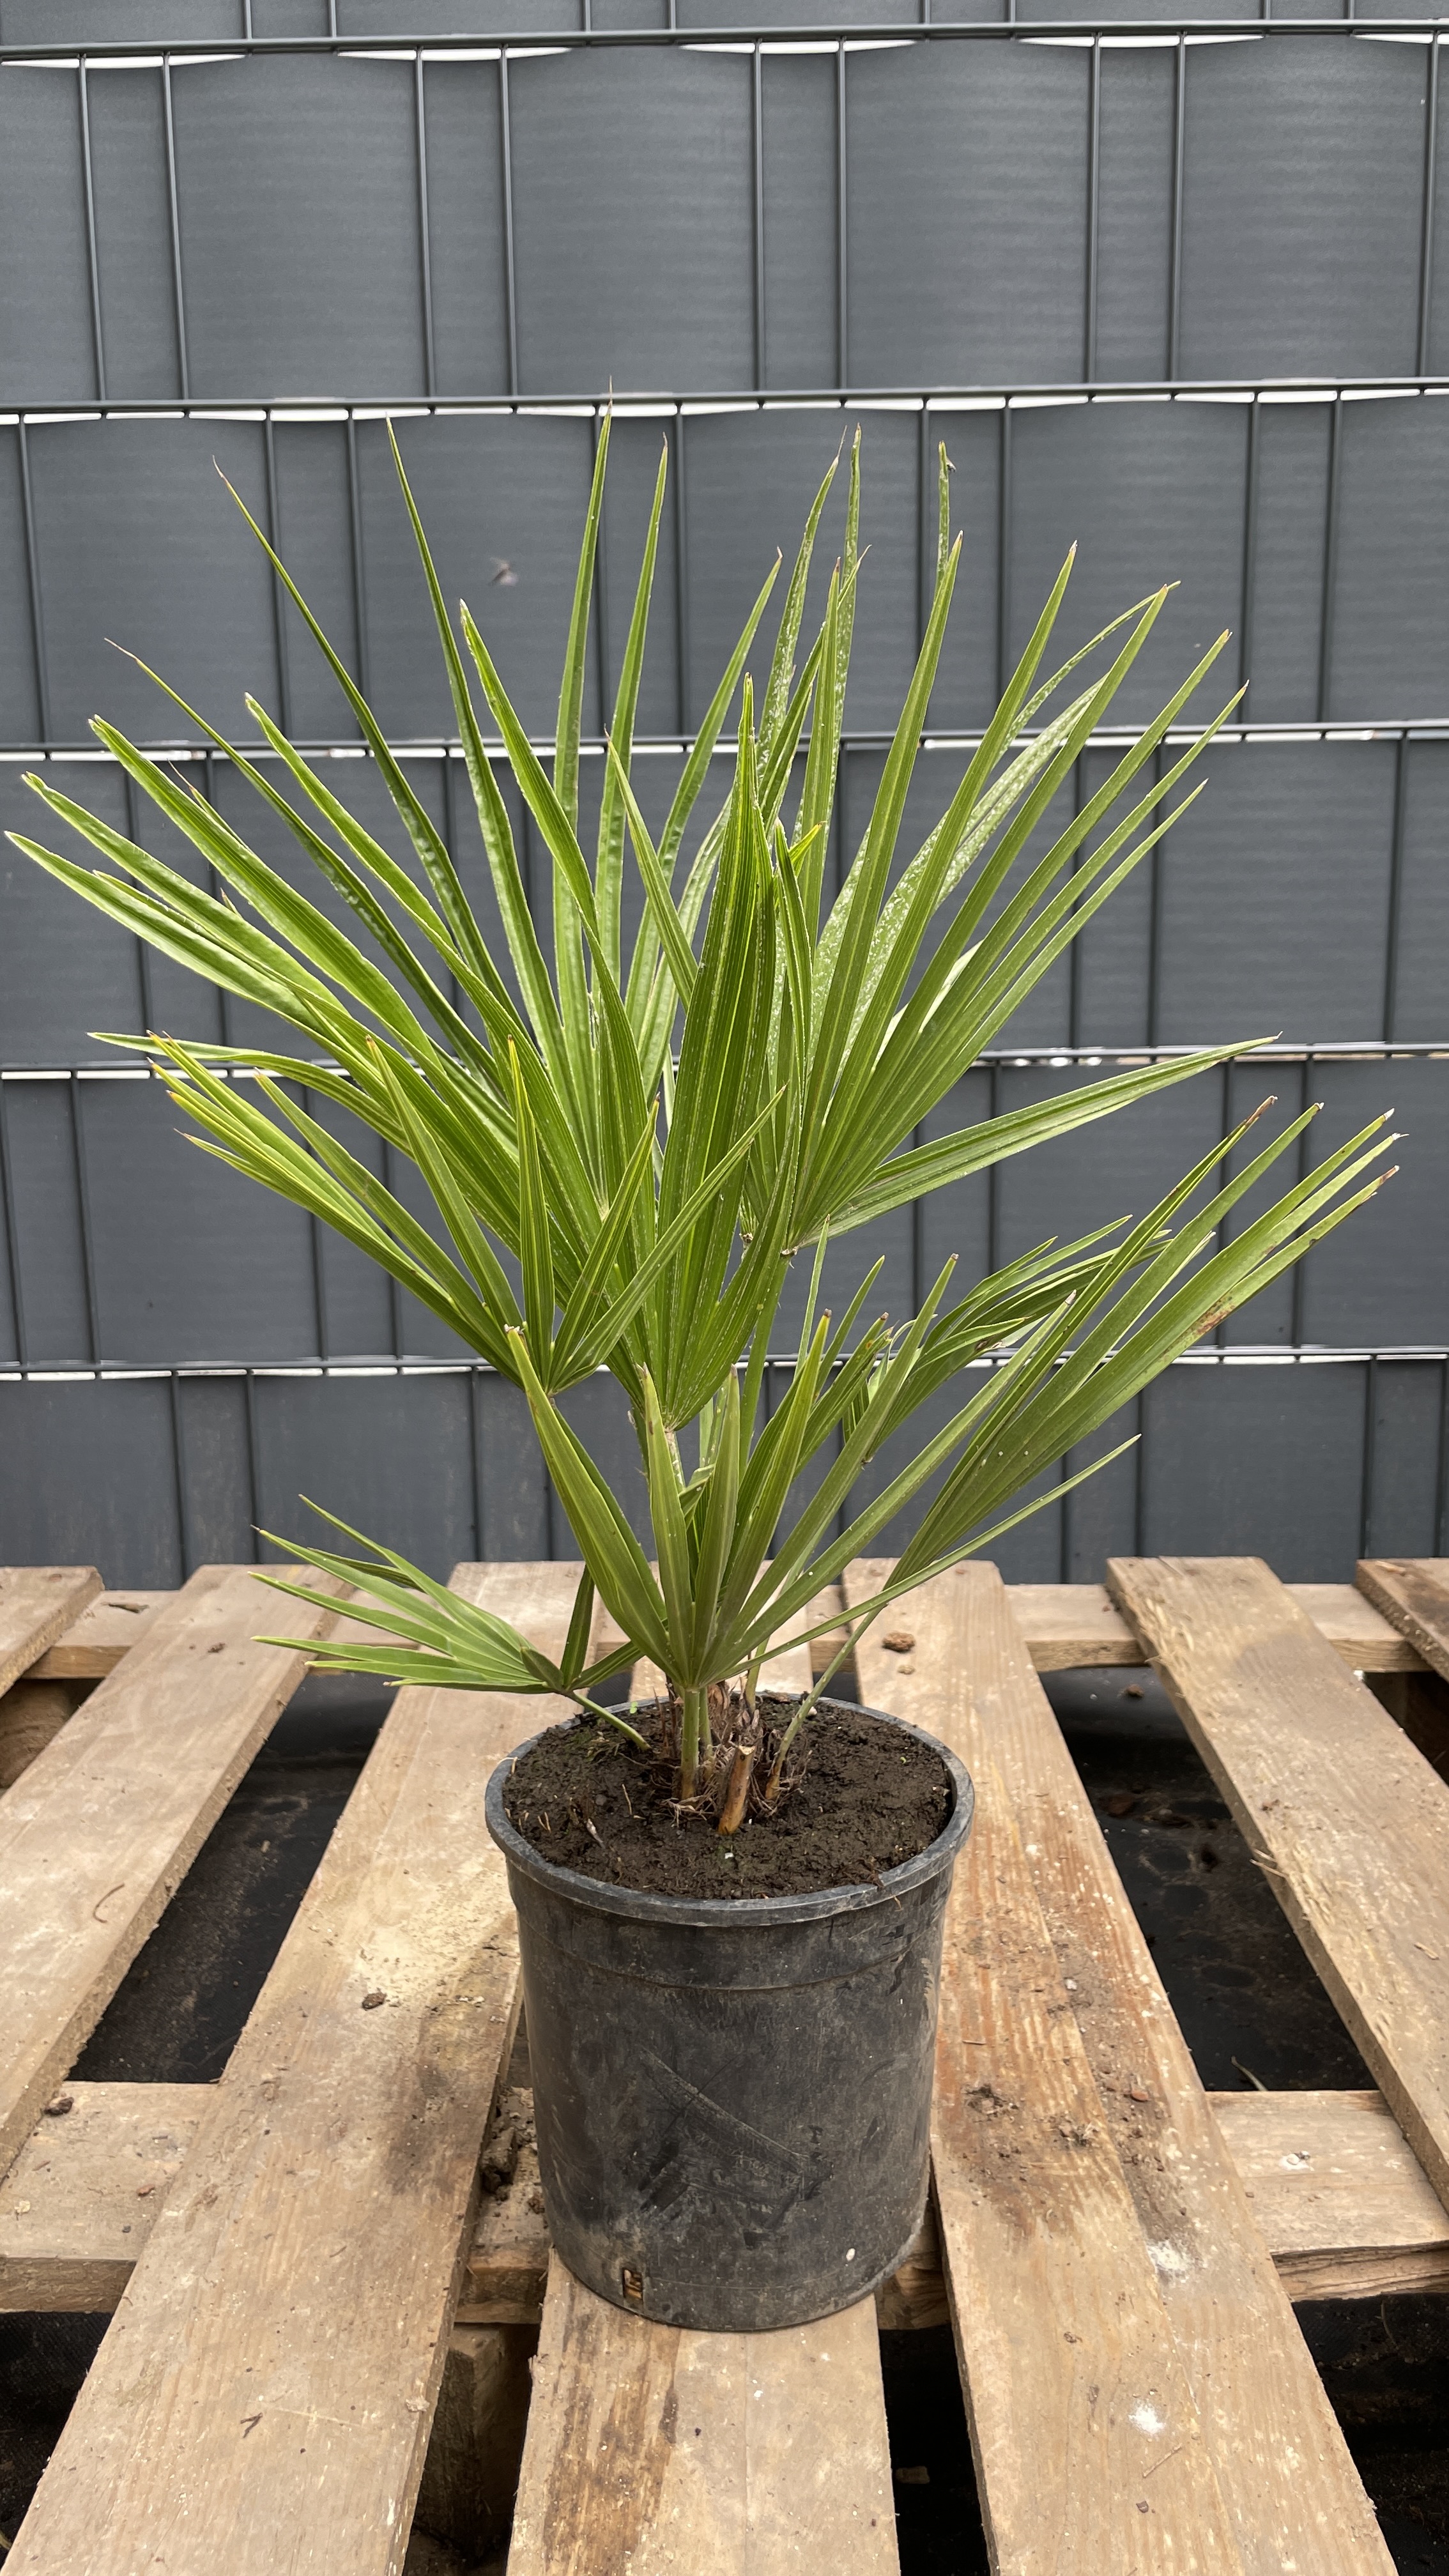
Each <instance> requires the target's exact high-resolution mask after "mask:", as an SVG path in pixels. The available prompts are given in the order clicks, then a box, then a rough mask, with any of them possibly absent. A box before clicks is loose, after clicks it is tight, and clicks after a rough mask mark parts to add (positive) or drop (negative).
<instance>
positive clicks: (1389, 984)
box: [1384, 733, 1409, 1045]
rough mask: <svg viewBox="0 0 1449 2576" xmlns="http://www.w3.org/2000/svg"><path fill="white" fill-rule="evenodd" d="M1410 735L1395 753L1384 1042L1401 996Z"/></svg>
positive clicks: (1402, 737) (1403, 737) (1391, 1030)
mask: <svg viewBox="0 0 1449 2576" xmlns="http://www.w3.org/2000/svg"><path fill="white" fill-rule="evenodd" d="M1408 771H1409V737H1408V735H1407V734H1405V733H1401V734H1400V736H1399V740H1398V748H1397V750H1396V752H1395V755H1394V831H1393V840H1392V842H1391V843H1390V846H1389V917H1388V926H1387V932H1386V940H1385V954H1384V1042H1385V1044H1386V1045H1387V1044H1388V1043H1389V1041H1390V1040H1391V1039H1392V1037H1393V1034H1394V1020H1395V1018H1396V1016H1397V1011H1398V998H1399V913H1400V909H1401V905H1402V900H1403V884H1404V816H1405V808H1406V805H1407V801H1408V785H1409V779H1408Z"/></svg>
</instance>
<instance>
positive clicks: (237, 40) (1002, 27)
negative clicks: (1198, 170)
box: [0, 15, 1444, 71]
mask: <svg viewBox="0 0 1449 2576" xmlns="http://www.w3.org/2000/svg"><path fill="white" fill-rule="evenodd" d="M1443 25H1444V22H1443V20H1442V19H1438V18H1432V17H1403V18H1356V17H1354V16H1352V15H1350V16H1349V17H1347V18H1343V17H1338V18H1271V17H1270V18H1221V17H1217V18H1214V17H1208V18H1193V17H1176V18H1171V17H1162V18H1106V17H1103V18H1027V19H1023V18H1008V17H1005V16H1003V17H1001V18H992V19H971V20H965V19H962V20H947V21H944V22H943V21H941V20H939V19H927V20H920V19H913V20H911V21H910V22H909V23H907V24H903V23H901V22H899V21H896V22H891V21H888V20H887V21H883V22H882V23H881V24H879V25H875V26H871V25H865V26H855V25H851V26H850V27H849V28H844V27H842V28H830V27H824V26H822V25H821V24H820V21H819V20H818V19H817V20H815V21H814V23H813V24H805V25H800V26H779V25H774V24H771V25H768V26H762V25H754V24H749V23H746V24H743V25H740V26H734V27H679V26H675V27H547V28H544V27H530V28H524V29H510V30H506V31H503V32H495V31H493V30H488V31H484V30H482V29H479V30H478V31H476V32H475V33H474V34H472V35H466V34H457V33H454V34H449V35H432V34H421V35H420V34H418V33H417V32H416V31H414V30H410V29H409V30H404V31H402V32H399V33H397V34H392V35H383V34H377V35H373V34H370V33H369V34H368V35H366V36H359V35H357V34H351V35H325V36H300V35H277V36H211V37H200V38H196V39H192V38H189V37H183V38H180V39H178V40H176V41H175V42H167V43H165V44H159V45H158V44H157V43H156V42H155V41H154V39H153V40H152V42H151V43H150V44H149V45H146V44H138V43H137V41H136V39H135V38H134V37H133V38H132V39H131V40H130V41H129V42H127V40H126V39H125V38H123V37H112V38H111V39H109V40H108V41H107V42H105V43H100V44H98V43H89V42H88V43H87V44H86V45H85V46H83V47H78V46H77V45H76V44H75V43H74V41H73V40H72V42H71V43H69V44H55V45H35V44H29V45H0V65H5V64H11V63H13V64H16V65H24V64H27V63H35V64H37V65H53V66H54V67H55V68H57V69H59V70H64V71H74V70H75V69H76V68H77V67H78V64H79V61H80V57H81V54H82V52H83V53H84V55H85V59H86V63H87V66H88V67H92V66H95V65H98V64H101V65H103V64H106V63H113V64H115V65H117V66H118V67H123V68H128V69H129V68H135V69H138V70H147V69H156V70H159V69H160V67H161V65H162V64H163V63H168V62H169V63H170V64H172V65H173V66H175V67H176V68H179V69H185V68H188V67H190V66H193V65H199V64H203V63H209V62H236V61H241V60H244V59H247V58H249V57H251V56H254V55H267V54H306V55H315V54H339V55H346V56H348V57H350V58H353V59H361V60H363V61H371V62H377V61H398V60H404V61H405V60H408V59H409V58H411V57H412V56H414V55H417V54H421V55H423V56H424V57H425V58H436V59H438V60H440V61H441V60H444V59H446V58H447V57H449V56H453V57H457V56H459V55H461V56H463V58H464V59H465V60H466V59H469V58H471V59H472V60H474V61H477V60H478V59H479V57H480V56H481V57H482V58H483V59H484V60H489V59H496V57H497V55H498V54H499V53H500V52H501V51H507V52H508V53H510V54H521V55H523V56H525V57H526V56H528V55H529V54H551V53H562V52H569V53H589V52H594V51H599V50H604V51H607V50H610V49H615V50H616V49H618V48H620V47H623V48H625V49H632V48H646V49H650V48H652V49H658V48H660V47H663V48H664V49H666V50H678V49H680V48H681V47H682V48H685V49H686V50H687V51H689V52H690V53H720V52H725V53H728V52H732V51H733V50H734V49H735V48H736V47H738V46H747V47H748V48H749V51H750V52H751V54H753V52H754V49H755V47H756V45H757V44H758V45H759V46H760V47H761V49H762V50H763V51H764V52H765V53H775V52H781V51H783V50H784V49H785V48H786V47H787V46H788V47H789V48H790V49H791V50H792V51H793V49H794V48H795V47H796V46H799V45H808V46H809V47H810V49H811V51H812V52H816V51H818V52H822V53H824V52H831V53H833V52H836V51H837V50H839V49H842V48H843V49H844V50H845V51H846V52H849V53H859V52H874V51H877V50H879V49H881V48H882V47H885V46H892V47H894V46H900V45H930V44H959V43H963V42H964V43H973V44H979V43H991V42H993V41H995V42H1002V41H1004V42H1006V43H1008V44H1031V43H1033V42H1036V43H1041V42H1043V41H1046V42H1051V41H1052V40H1053V39H1055V40H1056V41H1057V42H1059V43H1060V42H1062V41H1064V40H1065V41H1070V42H1072V43H1075V44H1079V45H1081V44H1089V43H1090V42H1091V41H1092V39H1093V38H1094V37H1097V38H1102V37H1105V38H1107V39H1109V40H1110V39H1111V38H1112V37H1113V36H1120V37H1123V38H1126V39H1129V40H1134V41H1136V42H1138V43H1140V42H1141V40H1142V39H1143V37H1144V36H1162V37H1177V36H1194V35H1205V36H1226V37H1237V38H1238V39H1239V40H1240V41H1245V42H1249V43H1256V42H1259V41H1261V39H1262V38H1263V37H1264V36H1280V35H1281V36H1365V35H1367V36H1386V35H1427V36H1432V35H1435V34H1438V33H1440V32H1442V29H1443Z"/></svg>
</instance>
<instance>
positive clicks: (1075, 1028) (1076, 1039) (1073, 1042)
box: [1062, 753, 1084, 1583]
mask: <svg viewBox="0 0 1449 2576" xmlns="http://www.w3.org/2000/svg"><path fill="white" fill-rule="evenodd" d="M1083 784H1084V781H1083V778H1082V755H1081V754H1080V753H1079V754H1078V756H1077V758H1076V759H1075V760H1074V761H1073V763H1072V819H1073V821H1075V820H1076V817H1077V816H1078V815H1079V814H1080V813H1081V810H1082V804H1083V801H1084V800H1083V795H1082V789H1083ZM1082 856H1083V853H1082V851H1081V848H1080V847H1078V848H1077V849H1076V850H1074V851H1073V853H1072V870H1071V872H1072V875H1073V876H1075V875H1076V873H1077V870H1078V869H1079V868H1080V866H1081V864H1082ZM1073 909H1074V910H1075V906H1073ZM1067 995H1068V999H1067V1044H1068V1046H1073V1047H1078V1046H1080V1045H1081V1043H1082V942H1081V938H1080V936H1078V937H1077V938H1075V939H1074V940H1073V941H1072V944H1071V946H1070V948H1069V949H1068V950H1067ZM1066 1579H1067V1578H1066V1576H1065V1575H1063V1577H1062V1581H1063V1582H1064V1583H1065V1581H1066Z"/></svg>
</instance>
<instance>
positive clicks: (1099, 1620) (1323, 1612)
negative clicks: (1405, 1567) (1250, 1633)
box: [907, 1569, 1449, 1673]
mask: <svg viewBox="0 0 1449 2576" xmlns="http://www.w3.org/2000/svg"><path fill="white" fill-rule="evenodd" d="M1446 1572H1449V1569H1446ZM1288 1589H1289V1591H1290V1592H1291V1593H1292V1594H1293V1597H1294V1599H1295V1601H1297V1602H1299V1603H1300V1604H1301V1605H1302V1607H1303V1608H1304V1609H1305V1610H1306V1611H1307V1613H1308V1615H1309V1617H1310V1619H1312V1621H1313V1622H1314V1625H1315V1626H1316V1627H1319V1628H1321V1629H1322V1631H1323V1633H1324V1635H1325V1636H1326V1637H1327V1639H1328V1642H1329V1644H1330V1645H1331V1646H1332V1648H1333V1651H1334V1653H1335V1654H1336V1655H1340V1656H1341V1657H1342V1659H1343V1661H1344V1662H1345V1663H1346V1664H1350V1665H1352V1667H1353V1668H1354V1670H1355V1671H1356V1672H1361V1673H1362V1672H1374V1673H1391V1672H1393V1673H1397V1672H1415V1671H1419V1670H1422V1667H1423V1657H1422V1656H1421V1655H1420V1654H1419V1652H1418V1651H1417V1649H1416V1647H1415V1646H1413V1645H1411V1644H1410V1642H1409V1639H1408V1638H1407V1636H1401V1635H1400V1633H1399V1630H1398V1628H1397V1627H1396V1626H1395V1625H1394V1623H1393V1621H1392V1620H1391V1619H1387V1618H1385V1617H1384V1615H1383V1612H1382V1610H1378V1609H1375V1607H1374V1605H1373V1602H1372V1601H1367V1600H1365V1598H1364V1595H1363V1593H1362V1592H1360V1591H1358V1590H1357V1589H1356V1588H1355V1586H1354V1585H1353V1584H1351V1583H1293V1584H1290V1585H1289V1586H1288ZM1007 1593H1008V1597H1009V1599H1010V1602H1011V1607H1012V1613H1013V1615H1014V1617H1015V1619H1016V1624H1017V1626H1018V1628H1019V1629H1020V1630H1021V1634H1022V1636H1023V1638H1024V1639H1025V1641H1026V1649H1027V1652H1028V1654H1029V1655H1030V1657H1031V1660H1032V1662H1033V1663H1034V1664H1035V1666H1036V1668H1037V1671H1038V1672H1039V1673H1059V1672H1070V1671H1073V1670H1076V1669H1077V1668H1078V1667H1080V1666H1083V1665H1091V1664H1140V1663H1141V1661H1142V1647H1141V1644H1140V1642H1139V1640H1138V1637H1137V1633H1136V1631H1135V1629H1134V1628H1133V1626H1132V1624H1131V1622H1130V1620H1127V1619H1124V1618H1123V1616H1122V1613H1121V1611H1120V1610H1119V1609H1118V1608H1117V1606H1116V1603H1115V1602H1114V1601H1113V1599H1112V1596H1111V1594H1110V1593H1109V1592H1108V1590H1107V1587H1106V1585H1105V1584H1102V1583H1012V1584H1008V1586H1007ZM907 1624H909V1620H907Z"/></svg>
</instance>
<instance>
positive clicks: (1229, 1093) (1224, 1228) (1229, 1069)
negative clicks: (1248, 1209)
mask: <svg viewBox="0 0 1449 2576" xmlns="http://www.w3.org/2000/svg"><path fill="white" fill-rule="evenodd" d="M1222 1086H1223V1101H1222V1119H1221V1123H1222V1132H1223V1134H1224V1136H1230V1135H1231V1134H1232V1132H1233V1060H1232V1057H1231V1056H1229V1058H1228V1060H1227V1062H1226V1064H1225V1065H1224V1066H1223V1070H1222ZM1223 1177H1224V1179H1226V1178H1227V1177H1228V1175H1227V1174H1226V1173H1224V1175H1223ZM1231 1229H1232V1211H1231V1210H1229V1212H1228V1214H1227V1215H1226V1216H1225V1217H1224V1219H1223V1221H1222V1224H1221V1225H1220V1226H1219V1227H1218V1230H1217V1239H1218V1245H1219V1247H1220V1248H1221V1246H1222V1245H1224V1244H1226V1243H1228V1242H1230V1241H1231V1239H1232V1233H1231ZM1213 1340H1214V1341H1215V1342H1216V1344H1217V1346H1218V1348H1219V1350H1225V1349H1226V1348H1227V1340H1228V1327H1227V1318H1226V1317H1225V1316H1222V1315H1220V1316H1219V1317H1218V1320H1217V1322H1216V1323H1215V1324H1214V1326H1213Z"/></svg>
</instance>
